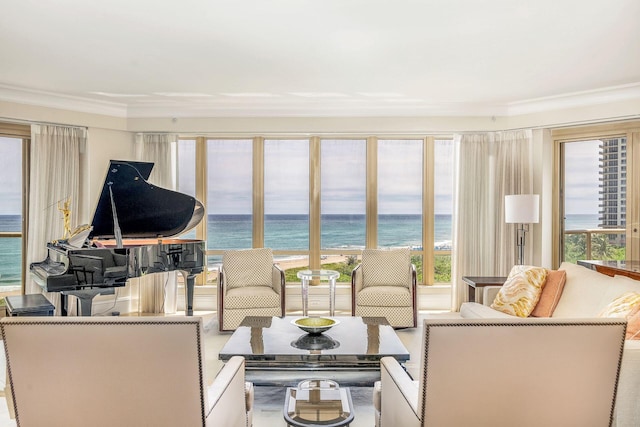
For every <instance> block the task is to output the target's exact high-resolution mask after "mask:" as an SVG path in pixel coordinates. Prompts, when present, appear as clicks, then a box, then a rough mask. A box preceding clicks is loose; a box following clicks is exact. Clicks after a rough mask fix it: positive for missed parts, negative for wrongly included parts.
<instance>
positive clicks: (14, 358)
mask: <svg viewBox="0 0 640 427" xmlns="http://www.w3.org/2000/svg"><path fill="white" fill-rule="evenodd" d="M0 329H1V331H2V338H3V340H4V342H3V344H4V349H5V354H6V363H7V374H8V380H9V383H10V390H11V393H10V395H9V396H8V398H7V403H8V404H10V409H13V413H14V416H15V418H16V424H17V425H18V426H21V427H29V426H34V427H39V426H67V427H74V426H78V427H84V426H96V427H112V426H200V427H202V426H205V425H206V426H225V427H227V426H229V427H250V426H251V424H252V405H253V387H252V384H251V383H246V382H245V369H244V366H245V365H244V359H243V358H242V357H238V356H235V357H233V358H231V359H230V360H229V361H228V362H227V363H226V364H225V365H224V367H223V368H222V369H221V370H220V372H219V373H218V375H217V376H216V377H215V379H214V380H213V382H212V383H211V384H206V378H207V375H206V372H205V355H204V343H203V342H202V339H201V334H202V333H203V323H202V318H199V317H183V316H176V317H91V318H87V317H5V318H3V319H2V320H1V321H0Z"/></svg>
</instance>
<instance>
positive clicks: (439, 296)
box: [92, 283, 451, 315]
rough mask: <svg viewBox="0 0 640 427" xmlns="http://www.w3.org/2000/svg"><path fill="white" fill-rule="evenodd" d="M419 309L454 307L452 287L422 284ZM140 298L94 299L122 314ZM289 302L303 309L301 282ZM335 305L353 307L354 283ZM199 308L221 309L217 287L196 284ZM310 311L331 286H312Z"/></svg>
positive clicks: (99, 309) (324, 302)
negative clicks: (218, 307) (452, 305)
mask: <svg viewBox="0 0 640 427" xmlns="http://www.w3.org/2000/svg"><path fill="white" fill-rule="evenodd" d="M417 299H418V301H417V302H418V310H443V311H446V310H449V309H450V308H451V286H449V285H434V286H419V287H418V296H417ZM184 301H185V294H184V287H183V286H179V287H178V311H184V307H185V304H184ZM136 304H137V300H133V299H132V298H131V296H129V295H123V296H118V297H117V298H116V299H115V302H114V297H113V296H102V297H96V299H95V300H94V302H93V309H92V310H93V313H94V314H98V313H102V314H101V315H108V314H110V313H112V312H119V313H121V314H126V313H131V312H137V306H136ZM285 305H286V307H287V311H302V290H301V287H300V285H299V284H296V283H294V284H290V285H287V291H286V301H285ZM335 308H336V310H338V311H343V312H344V311H350V310H351V285H348V284H343V285H341V284H338V285H337V286H336V301H335ZM193 309H194V310H195V311H215V310H216V309H217V287H216V286H196V287H195V289H194V296H193ZM309 310H318V311H325V310H326V311H328V310H329V286H328V285H325V284H321V285H318V286H311V287H310V288H309Z"/></svg>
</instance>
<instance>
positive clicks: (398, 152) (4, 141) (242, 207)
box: [0, 137, 599, 215]
mask: <svg viewBox="0 0 640 427" xmlns="http://www.w3.org/2000/svg"><path fill="white" fill-rule="evenodd" d="M212 144H215V150H210V154H209V177H208V182H209V185H210V189H209V191H210V195H213V197H211V196H210V197H209V209H210V212H211V213H215V214H235V213H247V214H248V213H251V199H252V190H251V174H250V173H249V174H248V173H247V171H250V170H251V168H252V165H251V159H252V156H251V150H252V142H251V140H250V139H247V140H226V141H216V142H215V143H212ZM180 146H181V152H180V167H179V173H180V188H179V191H182V192H185V193H189V194H195V173H194V168H193V166H192V165H194V164H195V145H194V144H190V143H188V142H186V143H185V141H181V143H180ZM322 147H323V148H322V151H321V156H322V159H321V161H322V165H323V166H322V178H321V180H322V192H321V196H322V210H323V211H322V212H323V213H325V214H336V213H343V214H364V211H365V201H364V196H365V186H366V180H365V170H364V169H365V161H364V160H363V159H364V158H365V143H364V140H335V141H331V140H323V145H322ZM598 147H599V141H585V142H573V143H569V144H566V148H565V153H566V159H567V162H566V165H565V170H566V174H565V176H566V186H567V188H566V200H565V211H566V213H567V214H570V215H571V214H597V213H598V203H599V202H598V197H599V194H598V189H599V188H598V184H599V180H598V179H599V175H598V168H599V161H598V159H599V148H598ZM308 155H309V153H308V144H305V143H301V141H293V140H287V141H274V140H269V141H267V144H266V148H265V159H266V161H265V212H266V213H267V214H269V213H271V214H277V213H308V209H309V207H308V206H309V200H308V194H309V192H308V186H309V181H308V176H309V173H308V167H309V165H308V161H307V159H308ZM421 156H422V151H421V148H420V144H416V143H412V142H406V141H381V142H380V143H379V159H378V162H379V164H378V168H379V173H380V178H379V188H378V190H379V198H380V201H379V206H378V207H379V212H380V213H381V214H385V213H419V212H420V206H421V205H420V190H419V185H420V176H419V175H420V171H419V159H420V158H421ZM451 158H452V144H451V143H450V142H443V143H439V144H437V145H436V150H435V175H436V181H435V185H436V191H435V192H436V200H435V212H436V214H450V213H451V189H452V187H451V169H452V168H451ZM20 159H21V146H20V140H19V139H16V138H3V137H0V180H1V182H2V186H1V187H0V215H17V214H20V210H21V186H22V182H21V173H20V169H21V160H20Z"/></svg>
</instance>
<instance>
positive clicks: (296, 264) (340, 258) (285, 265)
mask: <svg viewBox="0 0 640 427" xmlns="http://www.w3.org/2000/svg"><path fill="white" fill-rule="evenodd" d="M346 261H347V257H346V256H345V255H327V256H326V257H323V258H322V260H321V261H320V262H321V264H334V263H337V262H346ZM276 264H278V266H280V268H281V269H283V270H288V269H290V268H300V267H307V266H308V265H309V260H308V259H307V258H301V259H291V260H284V261H277V262H276Z"/></svg>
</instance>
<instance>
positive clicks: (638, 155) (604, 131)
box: [551, 120, 640, 268]
mask: <svg viewBox="0 0 640 427" xmlns="http://www.w3.org/2000/svg"><path fill="white" fill-rule="evenodd" d="M619 137H625V138H626V140H627V152H626V163H625V167H626V173H627V181H626V185H627V188H626V232H625V235H626V242H627V246H626V258H627V259H639V258H640V230H639V227H638V226H637V224H638V223H639V222H640V207H639V206H638V204H639V203H640V194H638V191H640V170H638V169H639V167H640V121H638V120H630V121H624V122H614V123H607V124H602V125H585V126H575V127H568V128H561V129H554V130H552V132H551V138H552V140H553V145H554V159H555V161H554V163H555V164H554V169H555V173H554V189H553V203H552V205H553V212H554V215H553V223H552V235H553V242H554V244H553V246H552V256H553V265H554V268H557V267H558V266H559V265H560V264H561V263H562V261H563V251H564V224H563V222H564V221H563V218H564V215H565V212H564V181H565V173H564V169H563V165H564V161H565V154H564V144H567V143H571V142H579V141H586V140H590V139H603V138H604V139H607V138H619ZM633 164H636V165H638V167H636V168H633V167H629V166H630V165H631V166H632V165H633Z"/></svg>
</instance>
